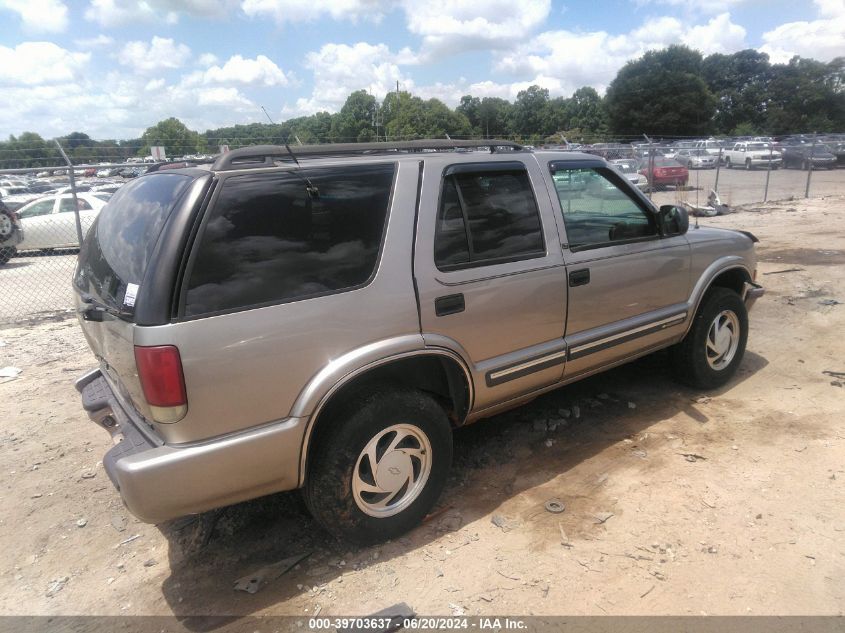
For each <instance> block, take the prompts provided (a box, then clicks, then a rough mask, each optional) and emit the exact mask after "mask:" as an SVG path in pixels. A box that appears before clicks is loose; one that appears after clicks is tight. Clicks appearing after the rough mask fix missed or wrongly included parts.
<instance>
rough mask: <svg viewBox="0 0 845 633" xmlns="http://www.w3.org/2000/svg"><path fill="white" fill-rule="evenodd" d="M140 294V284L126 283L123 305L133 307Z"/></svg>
mask: <svg viewBox="0 0 845 633" xmlns="http://www.w3.org/2000/svg"><path fill="white" fill-rule="evenodd" d="M137 296H138V284H126V295H125V296H124V297H123V305H125V306H126V307H127V308H131V307H132V306H134V305H135V297H137Z"/></svg>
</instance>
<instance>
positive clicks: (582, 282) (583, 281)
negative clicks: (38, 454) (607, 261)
mask: <svg viewBox="0 0 845 633" xmlns="http://www.w3.org/2000/svg"><path fill="white" fill-rule="evenodd" d="M588 283H590V269H589V268H582V269H581V270H573V271H572V272H571V273H569V286H570V287H571V288H574V287H575V286H586V285H587V284H588Z"/></svg>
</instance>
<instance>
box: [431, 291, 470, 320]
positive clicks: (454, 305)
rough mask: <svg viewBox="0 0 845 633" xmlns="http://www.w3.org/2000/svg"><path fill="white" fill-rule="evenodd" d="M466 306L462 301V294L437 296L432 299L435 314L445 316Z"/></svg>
mask: <svg viewBox="0 0 845 633" xmlns="http://www.w3.org/2000/svg"><path fill="white" fill-rule="evenodd" d="M464 308H466V304H465V303H464V295H463V294H460V293H459V294H456V295H446V296H445V297H437V299H435V300H434V313H435V314H436V315H437V316H446V315H449V314H457V313H458V312H463V311H464Z"/></svg>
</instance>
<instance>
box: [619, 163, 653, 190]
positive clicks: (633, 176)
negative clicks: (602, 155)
mask: <svg viewBox="0 0 845 633" xmlns="http://www.w3.org/2000/svg"><path fill="white" fill-rule="evenodd" d="M610 164H611V165H613V166H614V167H615V168H616V169H618V170H619V171H621V172H622V173H623V174H624V175H625V177H626V178H627V179H628V180H630V181H631V184H632V185H634V186H635V187H636V188H637V189H639V190H640V191H645V190H646V189H648V178H646V176H645V175H644V174H641V173H640V172H639V164H640V163H639V161H637V160H636V159H633V158H620V159H617V160H612V161H610Z"/></svg>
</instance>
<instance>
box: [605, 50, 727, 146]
mask: <svg viewBox="0 0 845 633" xmlns="http://www.w3.org/2000/svg"><path fill="white" fill-rule="evenodd" d="M701 62H702V59H701V53H699V52H698V51H694V50H692V49H690V48H687V47H686V46H677V45H675V46H670V47H669V48H667V49H665V50H662V51H648V52H647V53H646V54H645V55H643V56H642V57H641V58H640V59H638V60H635V61H630V62H628V63H627V64H625V66H623V67H622V69H621V70H620V71H619V72H618V73H617V75H616V78H615V79H614V80H613V81H612V82H611V84H610V87H609V88H608V90H607V96H606V98H605V103H606V105H607V114H608V122H609V124H610V129H611V131H612V132H613V133H614V134H616V135H639V134H643V133H645V134H650V135H651V134H654V135H661V136H662V135H665V136H699V135H703V134H707V133H708V132H710V130H711V128H712V118H713V114H714V113H715V109H716V108H715V106H716V100H715V99H714V97H713V95H712V94H711V92H710V90H708V88H707V84H705V83H704V80H703V79H702V78H701Z"/></svg>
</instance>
